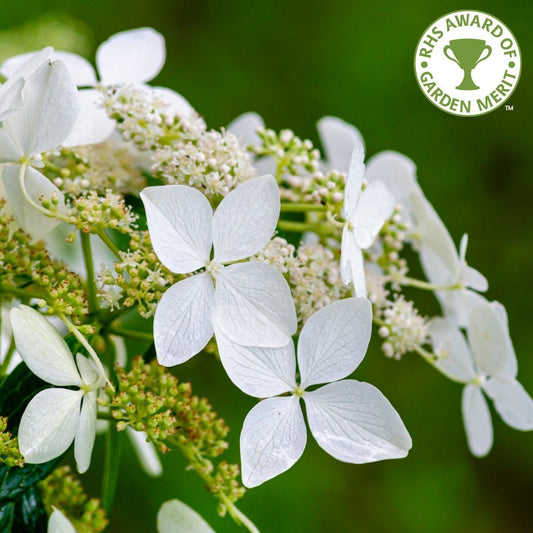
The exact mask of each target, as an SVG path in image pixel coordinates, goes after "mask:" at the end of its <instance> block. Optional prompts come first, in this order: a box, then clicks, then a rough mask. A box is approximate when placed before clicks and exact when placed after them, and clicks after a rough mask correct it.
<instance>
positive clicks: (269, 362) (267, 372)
mask: <svg viewBox="0 0 533 533" xmlns="http://www.w3.org/2000/svg"><path fill="white" fill-rule="evenodd" d="M215 337H216V339H217V346H218V352H219V354H220V361H221V362H222V365H223V366H224V369H225V370H226V373H227V374H228V377H229V378H230V379H231V381H232V382H233V383H234V384H235V385H236V386H237V387H239V389H241V390H242V391H243V392H245V393H246V394H249V395H250V396H256V397H257V398H268V397H270V396H276V395H278V394H282V393H284V392H289V391H290V390H293V389H294V388H295V387H296V381H295V376H296V357H295V354H294V343H293V342H292V340H291V341H290V342H289V343H288V344H287V346H282V347H281V348H258V347H256V346H242V345H240V344H236V343H234V342H231V341H230V340H229V339H228V337H227V336H226V335H224V333H222V331H220V329H219V328H216V327H215Z"/></svg>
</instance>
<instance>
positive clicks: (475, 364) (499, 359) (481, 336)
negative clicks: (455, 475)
mask: <svg viewBox="0 0 533 533" xmlns="http://www.w3.org/2000/svg"><path fill="white" fill-rule="evenodd" d="M429 329H430V335H431V338H432V340H433V345H434V349H435V351H436V353H437V354H438V355H440V359H439V360H438V363H437V364H438V366H439V367H440V368H441V369H442V370H443V371H444V372H445V373H446V374H448V375H449V376H450V377H451V378H452V379H454V380H455V381H458V382H460V383H464V384H465V387H464V389H463V397H462V411H463V420H464V425H465V430H466V436H467V440H468V446H469V448H470V450H471V452H472V453H473V454H474V455H475V456H477V457H483V456H485V455H487V454H488V453H489V451H490V449H491V448H492V442H493V429H492V422H491V417H490V411H489V408H488V405H487V401H486V399H485V397H484V395H483V393H485V394H486V395H487V396H488V397H489V398H491V400H492V401H493V402H494V407H495V408H496V411H497V412H498V414H499V415H500V416H501V418H502V420H503V421H504V422H505V423H506V424H507V425H508V426H511V427H512V428H515V429H519V430H522V431H528V430H532V429H533V400H532V399H531V397H530V396H529V394H528V393H527V392H526V390H525V389H524V387H523V386H522V385H521V384H520V383H519V382H518V381H517V380H516V375H517V372H518V365H517V362H516V355H515V353H514V349H513V345H512V343H511V338H510V336H509V329H508V324H507V314H506V312H505V308H504V307H503V306H502V305H501V304H499V303H498V302H492V303H488V302H485V303H484V304H483V305H480V306H477V307H475V308H474V309H473V310H472V311H471V313H470V318H469V322H468V327H467V334H468V342H467V341H466V339H465V338H464V336H463V334H462V333H461V331H460V330H459V329H458V328H457V327H456V326H455V325H454V324H453V322H452V321H451V320H450V319H444V318H435V319H433V320H432V321H431V323H430V326H429Z"/></svg>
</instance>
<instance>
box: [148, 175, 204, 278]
mask: <svg viewBox="0 0 533 533" xmlns="http://www.w3.org/2000/svg"><path fill="white" fill-rule="evenodd" d="M141 199H142V201H143V203H144V208H145V210H146V217H147V221H148V229H149V231H150V238H151V239H152V245H153V247H154V251H155V253H156V254H157V257H159V260H160V261H161V262H162V263H163V264H164V265H165V266H166V267H167V268H168V269H170V270H171V271H172V272H175V273H177V274H186V273H188V272H193V271H194V270H198V269H199V268H201V267H203V266H205V265H206V263H208V262H209V254H210V252H211V231H212V230H211V223H212V219H213V210H212V209H211V205H210V204H209V201H208V200H207V198H206V197H205V196H204V195H203V194H202V193H201V192H200V191H197V190H196V189H193V188H192V187H186V186H185V185H162V186H157V187H147V188H146V189H144V190H143V191H142V192H141Z"/></svg>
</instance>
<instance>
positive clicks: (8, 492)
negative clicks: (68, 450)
mask: <svg viewBox="0 0 533 533" xmlns="http://www.w3.org/2000/svg"><path fill="white" fill-rule="evenodd" d="M63 457H64V456H63V455H62V456H61V457H56V458H55V459H52V460H51V461H48V462H47V463H43V464H38V465H33V464H29V463H26V464H25V465H24V466H23V467H22V468H20V467H19V466H14V467H12V468H9V467H8V466H6V465H4V464H1V465H0V505H3V504H5V503H8V502H13V501H15V500H17V499H18V498H20V497H22V495H23V494H24V493H25V492H26V491H28V490H29V489H31V488H32V487H34V486H35V485H36V484H37V483H38V482H39V481H42V480H43V479H45V478H47V477H48V476H49V475H50V474H51V473H52V471H53V470H54V469H55V468H56V466H57V465H58V464H59V463H60V462H61V460H62V459H63Z"/></svg>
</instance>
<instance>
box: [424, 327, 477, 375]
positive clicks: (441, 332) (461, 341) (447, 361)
mask: <svg viewBox="0 0 533 533" xmlns="http://www.w3.org/2000/svg"><path fill="white" fill-rule="evenodd" d="M429 333H430V335H431V340H432V343H433V351H434V352H435V353H436V354H438V355H439V356H440V357H439V360H438V361H437V366H438V367H439V368H442V369H443V370H444V371H445V372H446V373H447V374H449V375H450V376H451V377H452V378H453V379H456V380H458V381H461V382H466V381H470V380H471V379H473V378H474V377H475V374H476V372H475V370H474V365H473V361H472V354H471V353H470V349H469V347H468V344H467V343H466V339H465V338H464V335H463V334H462V333H461V331H460V330H459V329H458V328H457V326H455V324H453V322H452V321H451V320H449V319H445V318H433V319H432V320H431V322H430V323H429Z"/></svg>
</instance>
